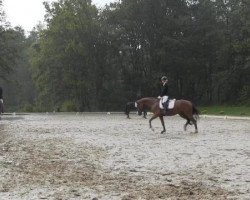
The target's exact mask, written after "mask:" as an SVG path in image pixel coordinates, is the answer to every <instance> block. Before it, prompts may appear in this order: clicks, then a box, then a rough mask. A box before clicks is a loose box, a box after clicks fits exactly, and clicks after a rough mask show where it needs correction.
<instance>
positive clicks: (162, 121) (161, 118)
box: [159, 116, 166, 134]
mask: <svg viewBox="0 0 250 200" xmlns="http://www.w3.org/2000/svg"><path fill="white" fill-rule="evenodd" d="M159 117H160V120H161V124H162V127H163V130H162V132H161V134H162V133H165V132H166V128H165V123H164V119H163V116H159Z"/></svg>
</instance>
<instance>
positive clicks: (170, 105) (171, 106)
mask: <svg viewBox="0 0 250 200" xmlns="http://www.w3.org/2000/svg"><path fill="white" fill-rule="evenodd" d="M175 101H176V99H171V100H169V102H168V109H173V108H174V103H175ZM164 102H165V101H163V99H162V98H161V100H160V102H159V107H160V109H164V107H163V105H162V104H163V103H164Z"/></svg>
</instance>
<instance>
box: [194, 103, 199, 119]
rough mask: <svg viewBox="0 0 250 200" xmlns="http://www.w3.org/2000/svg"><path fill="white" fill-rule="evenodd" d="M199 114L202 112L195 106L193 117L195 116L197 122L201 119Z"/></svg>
mask: <svg viewBox="0 0 250 200" xmlns="http://www.w3.org/2000/svg"><path fill="white" fill-rule="evenodd" d="M199 114H200V111H199V110H198V109H197V108H196V107H195V105H194V104H193V115H194V116H195V119H196V120H197V119H199Z"/></svg>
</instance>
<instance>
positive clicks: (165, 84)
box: [158, 76, 169, 115]
mask: <svg viewBox="0 0 250 200" xmlns="http://www.w3.org/2000/svg"><path fill="white" fill-rule="evenodd" d="M161 83H162V88H161V94H160V96H159V97H158V98H163V101H165V102H164V103H163V107H164V114H165V115H166V114H167V110H168V102H169V94H168V78H167V77H166V76H163V77H161Z"/></svg>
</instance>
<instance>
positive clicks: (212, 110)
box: [199, 106, 250, 116]
mask: <svg viewBox="0 0 250 200" xmlns="http://www.w3.org/2000/svg"><path fill="white" fill-rule="evenodd" d="M199 110H200V112H201V114H207V115H231V116H250V106H201V107H199Z"/></svg>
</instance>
